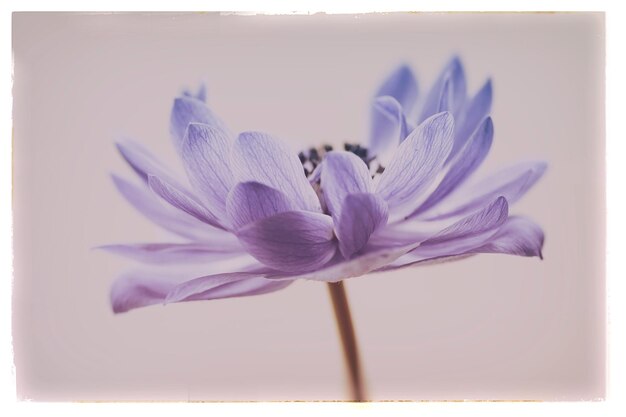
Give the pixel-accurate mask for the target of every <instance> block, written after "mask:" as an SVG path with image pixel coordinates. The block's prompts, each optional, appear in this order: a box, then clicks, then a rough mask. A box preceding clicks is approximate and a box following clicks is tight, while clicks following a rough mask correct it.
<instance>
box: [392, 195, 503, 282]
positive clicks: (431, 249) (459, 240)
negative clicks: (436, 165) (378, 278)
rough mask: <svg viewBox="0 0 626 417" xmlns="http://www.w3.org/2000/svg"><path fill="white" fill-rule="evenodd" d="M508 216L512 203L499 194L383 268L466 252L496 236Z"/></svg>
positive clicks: (394, 267)
mask: <svg viewBox="0 0 626 417" xmlns="http://www.w3.org/2000/svg"><path fill="white" fill-rule="evenodd" d="M507 218H508V204H507V201H506V199H505V198H504V197H499V198H497V199H496V200H495V201H493V202H492V203H490V204H488V205H487V206H486V207H484V208H483V209H482V210H479V211H477V212H475V213H473V214H471V215H469V216H467V217H465V218H463V219H461V220H459V221H457V222H455V223H454V224H453V225H451V226H449V227H446V228H445V229H443V230H442V231H440V232H439V233H437V234H435V235H434V236H432V237H430V238H428V239H426V240H424V241H423V242H421V243H420V244H419V246H417V247H416V248H415V249H413V250H412V251H411V252H410V253H407V254H406V255H404V256H402V257H401V258H399V259H397V260H396V261H394V262H392V263H390V264H389V265H386V266H384V267H382V268H381V270H393V269H397V268H401V267H406V266H410V265H413V264H415V263H418V262H422V261H424V260H427V259H440V258H445V257H449V256H456V255H462V254H465V253H467V252H469V251H471V250H472V249H476V248H478V247H480V246H482V245H484V244H486V243H487V242H489V241H490V239H492V238H493V236H494V235H495V234H496V233H497V232H498V231H499V229H500V228H501V226H502V225H504V224H505V222H506V221H507Z"/></svg>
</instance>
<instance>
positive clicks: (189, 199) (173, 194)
mask: <svg viewBox="0 0 626 417" xmlns="http://www.w3.org/2000/svg"><path fill="white" fill-rule="evenodd" d="M148 185H149V186H150V189H151V190H152V191H154V192H155V193H156V194H157V195H158V196H160V197H161V198H163V199H164V200H165V201H167V202H168V203H170V204H171V205H172V206H173V207H176V208H177V209H179V210H182V211H184V212H185V213H187V214H189V215H191V216H193V217H195V218H196V219H198V220H200V221H202V222H204V223H207V224H210V225H211V226H215V227H217V228H220V229H224V226H222V224H220V222H219V220H218V219H216V218H215V216H214V215H213V214H212V213H211V212H210V211H209V210H208V209H207V208H206V207H204V205H203V204H202V202H201V201H200V200H198V199H197V198H196V197H194V196H193V194H191V193H190V192H189V191H187V190H186V189H184V188H182V187H181V186H179V185H177V184H172V183H168V182H166V181H164V180H163V179H161V178H159V177H156V176H154V175H149V176H148Z"/></svg>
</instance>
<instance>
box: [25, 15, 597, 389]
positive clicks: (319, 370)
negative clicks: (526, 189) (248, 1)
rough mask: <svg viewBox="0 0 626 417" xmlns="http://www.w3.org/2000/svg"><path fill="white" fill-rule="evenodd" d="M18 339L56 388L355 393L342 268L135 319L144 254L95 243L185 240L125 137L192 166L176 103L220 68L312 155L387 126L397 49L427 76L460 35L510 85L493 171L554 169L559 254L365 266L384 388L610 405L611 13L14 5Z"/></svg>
mask: <svg viewBox="0 0 626 417" xmlns="http://www.w3.org/2000/svg"><path fill="white" fill-rule="evenodd" d="M13 23H14V28H13V34H14V38H13V47H14V65H15V66H14V80H15V83H14V91H13V93H14V138H13V140H14V189H13V198H14V203H13V207H14V219H15V220H14V221H15V225H14V236H15V239H14V242H15V249H14V252H15V260H14V269H15V279H14V282H13V291H14V308H13V323H14V331H13V344H14V351H15V365H16V369H17V389H18V396H19V397H20V398H22V399H34V400H64V401H66V400H184V401H186V400H295V399H298V400H334V399H344V398H346V395H347V391H346V386H345V376H344V367H343V366H344V365H343V363H342V354H341V350H340V345H339V341H338V337H337V334H336V329H335V324H334V322H333V315H332V309H331V305H330V302H329V300H328V296H327V293H326V288H325V285H324V284H321V283H316V282H297V283H296V284H294V285H293V286H291V287H289V288H287V289H286V290H284V291H281V292H278V293H274V294H270V295H264V296H258V297H251V298H239V299H229V300H219V301H209V302H195V303H183V304H177V305H170V306H167V307H162V306H154V307H149V308H145V309H140V310H136V311H132V312H130V313H127V314H122V315H117V316H116V315H113V313H112V312H111V309H110V306H109V301H108V292H109V286H110V284H111V282H112V281H113V280H114V279H115V277H116V276H117V275H118V274H119V273H121V272H122V271H123V270H125V269H127V268H128V267H131V266H132V263H131V262H129V261H126V260H123V259H119V258H116V257H114V256H111V255H109V254H105V253H100V252H97V251H93V250H90V248H91V247H94V246H97V245H100V244H106V243H113V242H147V241H159V240H160V241H164V240H167V239H168V236H167V235H166V234H165V232H161V231H160V230H159V229H157V227H156V226H153V225H152V224H151V223H149V222H148V221H147V220H145V219H143V218H142V217H141V216H140V215H139V214H137V213H136V212H135V211H133V209H132V208H131V207H130V206H129V205H128V204H127V203H126V202H125V201H124V200H123V199H122V198H121V197H120V196H119V195H118V194H117V193H116V191H115V189H114V187H113V185H112V183H111V181H110V178H109V173H111V172H116V173H120V174H124V175H125V176H127V177H130V178H132V175H133V174H132V173H131V172H130V169H129V168H128V167H126V166H125V164H124V163H123V161H122V160H121V158H120V157H119V156H118V155H117V153H116V150H115V147H114V144H113V142H114V140H115V139H117V138H118V137H119V136H120V135H129V136H131V137H134V138H135V139H137V140H138V141H140V142H141V143H143V144H145V145H146V146H147V147H149V148H150V149H152V150H154V151H155V152H156V153H157V154H158V155H159V156H160V157H161V158H162V159H164V160H165V161H167V162H168V163H169V164H170V165H173V166H176V168H180V166H179V165H178V164H179V162H178V161H177V158H176V155H175V151H174V149H173V147H172V146H171V143H170V141H169V134H168V118H169V111H170V108H171V104H172V99H173V97H174V96H175V95H176V94H177V93H179V91H180V90H181V88H182V87H186V86H187V87H195V86H196V85H197V83H199V82H200V81H202V80H204V81H206V82H207V84H208V87H209V102H210V104H211V105H212V107H213V108H214V109H215V110H216V111H217V112H218V113H219V114H220V115H221V116H222V117H223V118H224V119H225V121H226V122H227V123H228V124H229V125H230V126H231V127H232V128H233V130H234V131H241V130H252V129H253V130H262V131H267V132H271V133H272V134H274V135H276V136H277V137H280V138H282V139H284V140H286V141H288V142H290V144H291V145H292V146H293V148H294V149H299V148H304V147H305V146H309V145H316V144H320V143H322V142H328V143H340V142H341V141H344V140H350V141H364V140H365V138H366V137H367V128H368V122H369V119H368V116H369V112H368V102H369V99H370V98H371V95H372V93H373V91H374V89H375V87H376V86H377V85H378V83H379V82H380V81H381V79H382V78H383V77H384V76H385V75H386V74H387V73H388V71H390V70H392V69H393V68H394V67H395V66H396V65H397V64H399V63H402V62H406V63H409V64H411V65H412V66H413V68H414V70H415V72H416V75H417V77H418V80H419V83H420V87H421V91H425V90H426V89H427V88H428V86H430V85H431V83H432V82H433V81H434V79H435V77H436V75H437V73H438V71H439V70H440V69H441V67H442V66H443V65H444V64H445V63H446V62H447V61H448V59H449V58H450V56H451V55H452V54H453V53H458V54H459V55H460V56H461V58H462V59H463V62H464V64H465V68H466V74H467V77H468V82H469V90H470V92H474V91H476V89H477V88H479V86H480V85H481V84H482V83H483V82H484V81H485V79H486V78H487V77H489V76H491V77H493V80H494V91H495V100H494V107H493V113H492V114H493V117H494V123H495V132H496V134H495V142H494V146H493V148H492V150H491V153H490V156H489V158H488V159H487V160H486V162H485V163H484V166H483V167H482V168H481V169H480V171H479V172H478V173H477V175H478V176H480V175H483V174H485V173H488V172H489V171H491V170H493V169H496V168H498V167H501V166H503V165H506V164H508V163H514V162H515V161H518V160H525V159H544V160H546V161H548V163H549V171H548V172H547V174H546V176H545V177H544V178H543V179H542V180H541V181H540V182H539V183H538V185H537V186H536V187H535V188H534V189H533V190H532V191H531V192H530V193H529V194H528V195H527V196H526V197H525V198H524V199H523V200H522V201H521V202H519V203H517V204H516V205H514V207H513V213H523V214H525V215H529V216H531V217H533V218H534V219H535V220H536V221H537V222H538V223H539V224H540V225H542V226H543V228H544V230H545V232H546V237H547V238H546V243H545V247H544V256H545V260H544V261H540V260H538V259H536V258H532V259H531V258H520V257H512V256H504V255H480V256H476V257H473V258H470V259H467V260H463V261H460V262H456V263H448V264H442V265H432V266H425V267H418V268H414V269H407V270H403V271H398V272H394V273H386V274H379V275H373V276H367V277H361V278H357V279H351V280H350V281H348V282H347V288H348V292H349V297H350V301H351V304H352V308H353V314H354V317H355V320H356V330H357V334H358V338H359V340H360V343H361V350H362V360H363V363H364V367H365V375H366V378H367V386H368V390H369V394H370V397H371V398H372V399H374V400H403V399H412V400H418V399H432V400H440V399H534V400H582V399H598V398H601V397H603V396H604V392H605V383H604V381H605V303H604V300H605V281H604V209H605V208H604V93H603V89H604V17H603V15H602V14H573V13H569V14H549V13H542V14H503V13H497V14H495V13H494V14H491V13H490V14H484V13H481V14H461V13H454V14H380V15H360V16H349V15H343V16H324V15H316V16H288V17H287V16H283V17H280V16H218V15H215V14H131V15H128V14H63V13H55V14H24V13H18V14H14V18H13Z"/></svg>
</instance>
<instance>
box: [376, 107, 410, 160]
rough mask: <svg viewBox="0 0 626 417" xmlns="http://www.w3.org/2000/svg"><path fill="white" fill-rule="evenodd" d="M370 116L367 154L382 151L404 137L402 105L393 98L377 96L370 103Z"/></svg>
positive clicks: (405, 130)
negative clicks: (370, 125)
mask: <svg viewBox="0 0 626 417" xmlns="http://www.w3.org/2000/svg"><path fill="white" fill-rule="evenodd" d="M371 118H372V127H371V131H370V144H369V149H368V151H369V156H376V155H378V154H380V153H383V152H385V151H386V150H387V149H389V148H392V147H393V146H394V145H395V146H397V145H398V144H399V143H400V142H402V141H403V140H404V139H405V138H406V136H407V134H408V127H407V124H406V118H405V115H404V111H403V110H402V106H401V105H400V103H398V101H397V100H396V99H395V98H393V97H391V96H382V97H377V98H376V99H375V100H374V102H373V103H372V116H371Z"/></svg>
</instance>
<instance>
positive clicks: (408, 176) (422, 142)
mask: <svg viewBox="0 0 626 417" xmlns="http://www.w3.org/2000/svg"><path fill="white" fill-rule="evenodd" d="M453 131H454V120H453V118H452V116H451V115H450V113H439V114H437V115H435V116H432V117H431V118H429V119H428V120H426V121H424V122H423V123H422V124H421V125H419V126H418V127H417V128H416V129H415V130H414V131H413V132H412V133H411V134H410V135H409V137H408V138H407V139H406V140H405V141H404V142H402V143H401V144H400V146H399V147H398V149H397V150H396V152H395V154H394V156H393V159H392V160H391V163H390V164H389V166H388V167H387V168H386V169H385V171H384V172H383V173H382V175H381V176H380V182H379V183H378V186H377V192H378V193H379V194H380V195H381V196H382V197H383V198H384V199H385V200H386V201H387V203H389V207H390V208H394V207H397V206H399V205H401V204H404V203H406V202H411V201H412V200H414V199H415V197H417V196H418V195H419V194H420V193H421V192H422V191H424V190H425V189H426V187H428V186H429V185H430V184H431V183H432V181H433V180H434V178H435V176H436V175H437V174H438V173H439V171H440V170H441V167H442V166H443V163H444V161H445V160H446V158H447V156H448V154H449V153H450V149H452V140H453V136H452V134H453Z"/></svg>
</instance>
